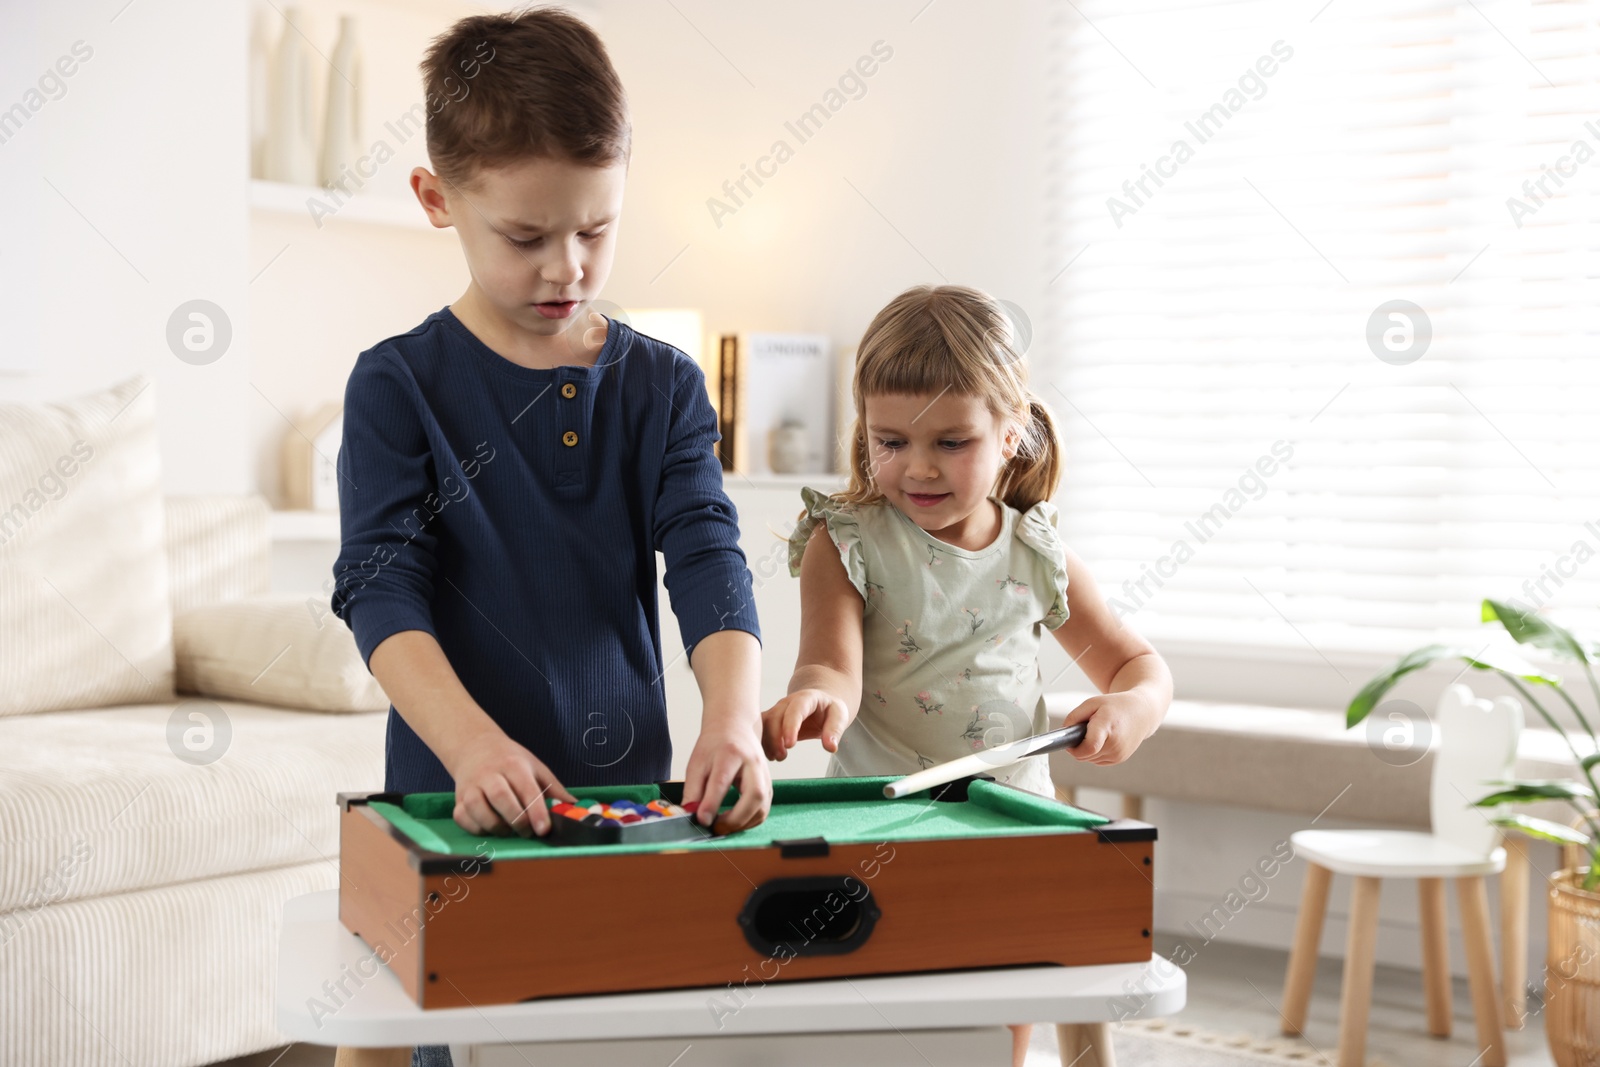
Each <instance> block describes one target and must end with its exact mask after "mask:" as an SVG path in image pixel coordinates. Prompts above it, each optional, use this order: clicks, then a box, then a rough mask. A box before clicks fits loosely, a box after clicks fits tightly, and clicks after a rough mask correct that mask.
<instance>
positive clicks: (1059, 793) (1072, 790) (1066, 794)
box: [1056, 785, 1078, 804]
mask: <svg viewBox="0 0 1600 1067" xmlns="http://www.w3.org/2000/svg"><path fill="white" fill-rule="evenodd" d="M1056 799H1057V800H1059V801H1061V803H1063V804H1076V803H1077V802H1078V787H1077V786H1074V785H1058V786H1056Z"/></svg>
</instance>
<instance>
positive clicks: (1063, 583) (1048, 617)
mask: <svg viewBox="0 0 1600 1067" xmlns="http://www.w3.org/2000/svg"><path fill="white" fill-rule="evenodd" d="M1017 537H1018V538H1019V539H1021V541H1022V543H1023V544H1025V545H1027V546H1028V547H1029V548H1031V549H1033V550H1034V551H1035V552H1037V553H1038V554H1039V556H1040V558H1041V559H1043V560H1044V562H1045V567H1046V570H1047V571H1048V572H1049V574H1050V585H1049V591H1048V592H1047V593H1045V599H1046V600H1047V601H1048V606H1047V607H1046V609H1045V613H1044V618H1043V619H1042V620H1041V621H1042V622H1043V623H1044V624H1045V625H1046V626H1047V627H1049V628H1050V629H1052V630H1054V629H1055V628H1056V627H1058V626H1060V625H1061V624H1062V623H1064V622H1066V621H1067V546H1066V544H1065V543H1064V542H1063V541H1062V540H1061V534H1060V533H1058V532H1057V530H1056V506H1055V505H1054V504H1052V503H1050V502H1049V501H1048V500H1042V501H1040V502H1039V503H1037V504H1035V505H1034V506H1033V507H1031V508H1029V509H1028V510H1027V511H1026V512H1024V513H1023V515H1022V517H1021V518H1019V519H1018V520H1017Z"/></svg>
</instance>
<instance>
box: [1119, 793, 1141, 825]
mask: <svg viewBox="0 0 1600 1067" xmlns="http://www.w3.org/2000/svg"><path fill="white" fill-rule="evenodd" d="M1122 817H1123V818H1124V819H1136V820H1138V821H1139V822H1144V797H1141V796H1137V795H1135V794H1133V793H1124V794H1122Z"/></svg>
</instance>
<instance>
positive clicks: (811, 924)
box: [739, 874, 881, 959]
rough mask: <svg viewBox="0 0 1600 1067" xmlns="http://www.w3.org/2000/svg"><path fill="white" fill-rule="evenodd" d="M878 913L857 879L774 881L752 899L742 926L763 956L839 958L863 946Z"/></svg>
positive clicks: (827, 877)
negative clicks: (838, 956)
mask: <svg viewBox="0 0 1600 1067" xmlns="http://www.w3.org/2000/svg"><path fill="white" fill-rule="evenodd" d="M880 914H881V913H880V912H879V911H878V904H877V899H876V898H875V897H874V896H873V895H872V891H871V890H870V889H868V888H867V884H866V883H865V882H863V881H861V879H859V878H857V877H855V876H854V875H848V874H845V875H823V876H819V877H812V878H774V879H773V880H772V881H770V882H765V883H763V884H762V885H760V886H758V887H757V888H756V890H755V892H753V893H751V894H750V897H749V899H748V900H746V901H745V905H744V909H743V910H742V911H741V912H740V913H739V925H740V927H742V928H743V930H744V936H745V940H747V941H749V942H750V946H751V947H752V948H754V949H755V950H756V951H757V952H759V953H761V954H762V955H763V956H775V957H778V958H780V959H781V958H785V957H791V956H837V955H842V954H844V953H846V952H854V951H855V950H856V949H858V948H860V947H861V946H862V945H863V944H865V943H866V940H867V938H869V937H871V936H872V927H873V925H874V924H875V923H876V922H877V921H878V917H879V915H880Z"/></svg>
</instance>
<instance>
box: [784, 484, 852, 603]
mask: <svg viewBox="0 0 1600 1067" xmlns="http://www.w3.org/2000/svg"><path fill="white" fill-rule="evenodd" d="M800 499H801V500H802V501H804V502H805V506H806V510H805V514H804V515H802V516H800V521H799V523H798V524H796V526H795V528H794V531H793V532H792V533H790V534H789V574H790V575H792V576H794V577H799V575H800V561H801V560H802V559H804V558H805V554H806V545H807V544H808V543H810V541H811V534H812V531H814V530H815V529H816V528H817V524H818V523H819V522H820V523H825V524H826V525H827V528H828V536H829V537H830V538H832V539H833V543H834V546H835V547H837V548H838V549H839V560H840V562H842V563H843V564H844V572H845V574H846V575H847V576H849V578H850V584H851V585H853V586H855V587H856V592H858V593H860V594H861V599H862V600H865V599H866V598H867V596H868V589H869V583H868V582H867V561H866V559H865V557H864V556H863V554H862V551H861V523H860V519H859V516H858V515H857V514H856V505H854V504H846V503H842V502H840V501H838V500H835V499H834V498H833V497H831V496H829V495H828V494H827V493H819V492H818V491H817V490H815V489H813V488H811V487H810V486H803V487H802V488H801V489H800Z"/></svg>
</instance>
